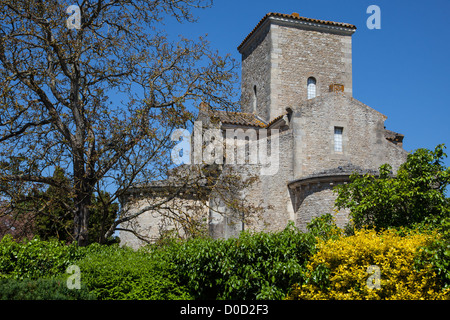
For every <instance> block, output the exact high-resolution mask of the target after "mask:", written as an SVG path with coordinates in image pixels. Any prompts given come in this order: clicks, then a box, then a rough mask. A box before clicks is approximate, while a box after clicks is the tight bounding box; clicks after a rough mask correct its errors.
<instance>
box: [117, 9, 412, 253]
mask: <svg viewBox="0 0 450 320" xmlns="http://www.w3.org/2000/svg"><path fill="white" fill-rule="evenodd" d="M355 31H356V27H355V26H354V25H352V24H348V23H340V22H332V21H325V20H317V19H310V18H305V17H301V16H299V14H297V13H293V14H290V15H289V14H280V13H268V14H266V15H265V16H264V17H263V18H262V19H261V20H260V21H259V23H258V24H257V25H256V27H255V28H254V29H253V30H252V31H251V32H250V33H249V34H248V36H247V37H246V38H245V39H244V40H243V41H242V43H241V44H240V45H239V47H238V50H239V52H240V53H241V55H242V84H241V90H242V92H241V112H225V111H215V112H208V110H206V111H205V109H204V108H201V110H200V115H199V119H200V120H202V121H203V122H204V123H208V121H209V120H210V119H215V120H216V128H220V129H221V130H222V131H223V132H225V130H226V129H243V130H249V129H252V130H255V131H257V132H259V131H261V130H269V131H270V130H272V129H277V132H278V134H277V135H276V137H277V142H278V145H279V146H278V147H279V159H278V160H279V161H278V163H279V165H278V168H277V169H278V170H277V172H276V173H275V174H273V175H260V176H259V177H258V178H259V179H258V181H257V182H255V183H254V185H251V186H250V187H249V189H248V190H245V191H244V192H243V195H244V197H247V198H249V199H251V200H252V201H253V202H255V203H260V204H262V206H263V207H264V208H265V209H264V210H263V211H262V213H261V215H260V216H259V218H258V221H256V222H254V223H253V224H249V225H248V226H245V225H244V224H243V223H242V224H241V223H232V221H231V220H232V218H229V217H227V216H226V215H222V214H219V213H218V211H216V210H213V208H214V207H217V206H218V204H217V203H214V199H213V198H214V197H213V196H212V194H211V193H210V194H208V193H206V197H209V198H208V203H209V205H208V206H202V205H200V207H197V208H196V209H192V208H193V207H192V206H191V207H190V209H186V210H187V211H189V210H196V212H197V213H198V212H201V213H202V214H203V216H204V219H203V221H205V223H206V224H207V226H208V229H209V233H210V235H212V236H213V237H214V238H228V237H232V236H236V235H238V234H239V232H240V231H241V230H242V229H252V230H256V231H275V230H282V229H284V228H285V227H286V225H287V224H288V222H289V221H293V222H294V223H295V225H296V226H297V227H298V228H300V229H301V230H305V229H306V225H307V223H308V222H310V221H311V220H312V219H313V218H315V217H317V216H320V215H322V214H325V213H334V216H335V218H336V222H337V224H338V226H341V227H343V226H344V225H345V224H346V223H347V222H348V212H346V211H341V212H337V211H335V210H334V200H335V198H336V195H335V194H334V193H333V190H332V189H333V187H334V186H335V185H337V184H340V183H346V182H347V181H349V176H350V175H351V174H352V173H353V172H359V173H361V174H364V173H372V174H374V173H376V170H377V169H378V168H379V166H380V165H382V164H384V163H389V164H390V165H391V166H392V167H393V170H394V171H396V170H397V169H398V167H399V166H400V164H402V163H403V162H404V161H405V160H406V157H407V152H406V151H405V150H404V149H403V147H402V142H403V138H404V136H403V135H401V134H399V133H395V132H393V131H390V130H387V129H386V128H385V126H384V122H385V121H386V119H387V117H386V116H385V115H383V114H381V113H380V112H378V111H376V110H374V109H372V108H371V107H369V106H367V105H365V104H364V103H362V102H360V101H358V100H356V99H354V98H353V94H352V35H353V33H354V32H355ZM206 109H207V108H206ZM208 118H209V120H208ZM224 134H225V133H224ZM268 139H270V137H269V138H268ZM165 184H167V182H164V181H157V182H149V184H148V185H146V186H136V187H135V188H134V189H133V190H129V197H127V198H126V200H125V204H124V205H125V206H126V207H127V208H128V209H129V211H130V212H133V210H134V211H137V210H139V209H140V208H142V207H145V205H146V203H148V202H149V199H151V200H150V202H151V201H154V200H155V199H161V198H162V197H163V196H162V194H161V190H164V187H165ZM177 200H180V199H173V200H171V201H177ZM197 200H198V199H196V198H195V196H192V195H190V196H189V197H185V198H184V199H181V200H180V201H184V202H183V205H185V208H188V207H189V205H193V204H194V207H195V205H196V204H197V205H198V204H199V202H198V201H197ZM186 204H187V205H186ZM163 220H164V219H163V218H162V217H161V215H159V214H157V213H155V212H152V211H151V210H150V211H148V212H145V213H144V214H142V215H140V216H139V218H137V219H136V221H135V222H133V228H135V231H136V233H138V232H139V231H141V234H142V231H144V233H145V232H147V236H148V237H149V238H152V237H156V236H157V234H156V232H157V231H156V230H157V229H158V228H157V226H158V225H159V226H160V225H161V224H162V223H163ZM128 227H129V228H130V227H131V225H130V226H128ZM120 238H121V242H122V244H126V245H130V246H132V247H138V246H140V245H141V244H142V241H141V240H139V239H138V238H137V237H136V236H135V235H134V234H133V233H128V232H124V233H121V234H120Z"/></svg>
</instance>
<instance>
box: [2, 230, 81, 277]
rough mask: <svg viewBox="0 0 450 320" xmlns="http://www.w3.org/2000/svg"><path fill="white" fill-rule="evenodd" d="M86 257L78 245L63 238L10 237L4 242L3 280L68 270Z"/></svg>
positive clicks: (49, 274) (40, 275)
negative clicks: (44, 239)
mask: <svg viewBox="0 0 450 320" xmlns="http://www.w3.org/2000/svg"><path fill="white" fill-rule="evenodd" d="M81 256H82V252H81V251H80V250H79V249H78V247H77V246H76V245H75V244H73V245H66V244H64V243H63V242H61V241H57V240H51V241H41V240H39V238H34V239H33V240H30V241H24V242H22V243H18V242H15V241H14V240H13V239H12V238H11V237H10V236H5V237H3V239H2V240H1V241H0V279H1V278H14V279H26V278H29V279H38V278H48V277H52V276H55V275H58V274H61V273H64V272H65V270H66V268H67V267H68V266H69V265H71V264H72V263H73V262H74V261H75V260H77V259H79V258H80V257H81Z"/></svg>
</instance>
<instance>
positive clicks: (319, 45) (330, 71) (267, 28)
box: [242, 19, 352, 121]
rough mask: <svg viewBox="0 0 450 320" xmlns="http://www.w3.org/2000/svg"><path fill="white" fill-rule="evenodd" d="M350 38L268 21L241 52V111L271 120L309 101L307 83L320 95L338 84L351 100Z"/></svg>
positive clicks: (296, 25)
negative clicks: (313, 83) (312, 82)
mask: <svg viewBox="0 0 450 320" xmlns="http://www.w3.org/2000/svg"><path fill="white" fill-rule="evenodd" d="M351 34H352V33H340V32H337V31H330V30H328V29H323V30H320V28H319V29H317V30H316V29H311V28H310V27H307V26H304V25H301V24H296V23H294V22H291V23H289V24H286V22H285V21H284V22H283V21H277V20H272V19H270V20H268V21H267V23H266V24H265V25H263V26H261V27H260V29H259V30H258V31H257V32H256V33H255V34H254V35H253V36H252V38H251V39H250V40H249V41H248V44H246V46H245V49H243V51H242V108H243V111H244V112H253V101H254V99H253V88H254V86H256V88H257V97H258V99H257V102H258V106H257V114H258V115H259V116H260V117H261V118H262V119H264V120H266V121H270V120H273V119H274V118H276V117H277V116H279V115H280V114H282V113H283V112H284V110H285V108H287V107H293V106H296V105H298V103H299V101H304V100H306V98H307V79H308V78H309V77H314V78H315V79H316V81H317V94H318V95H320V94H322V93H325V92H328V87H329V85H331V84H334V83H340V84H343V85H344V90H345V91H344V92H345V93H347V94H348V95H350V96H351V95H352V41H351Z"/></svg>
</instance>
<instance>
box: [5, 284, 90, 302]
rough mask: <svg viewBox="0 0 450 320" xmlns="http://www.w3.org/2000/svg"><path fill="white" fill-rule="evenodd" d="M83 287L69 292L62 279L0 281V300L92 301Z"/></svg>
mask: <svg viewBox="0 0 450 320" xmlns="http://www.w3.org/2000/svg"><path fill="white" fill-rule="evenodd" d="M95 298H96V297H95V296H94V295H93V294H92V293H89V292H88V291H87V289H86V288H85V287H83V286H82V287H81V289H79V290H70V289H68V288H67V285H66V282H65V281H64V280H62V279H37V280H30V279H25V280H16V279H0V300H94V299H95Z"/></svg>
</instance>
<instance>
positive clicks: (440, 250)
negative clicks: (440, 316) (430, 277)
mask: <svg viewBox="0 0 450 320" xmlns="http://www.w3.org/2000/svg"><path fill="white" fill-rule="evenodd" d="M439 222H440V224H439V227H438V231H439V232H440V237H439V238H437V239H435V240H434V241H433V242H432V243H431V244H430V245H428V246H426V247H424V248H423V251H422V254H421V255H420V256H419V257H418V258H417V259H416V261H415V262H416V266H417V267H423V266H424V265H425V264H427V263H429V264H431V265H432V267H433V270H434V271H435V273H436V276H437V278H438V279H439V280H440V283H441V285H442V287H444V288H450V218H448V217H447V218H444V219H440V221H439Z"/></svg>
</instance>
